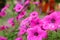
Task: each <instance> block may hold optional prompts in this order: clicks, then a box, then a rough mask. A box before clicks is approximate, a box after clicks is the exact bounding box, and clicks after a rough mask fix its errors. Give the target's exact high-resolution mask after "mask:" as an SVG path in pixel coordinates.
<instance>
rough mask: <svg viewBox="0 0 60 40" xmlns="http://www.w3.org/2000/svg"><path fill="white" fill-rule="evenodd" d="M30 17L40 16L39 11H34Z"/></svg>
mask: <svg viewBox="0 0 60 40" xmlns="http://www.w3.org/2000/svg"><path fill="white" fill-rule="evenodd" d="M30 17H31V18H32V19H34V18H37V17H39V16H38V12H36V11H33V12H32V13H31V14H30Z"/></svg>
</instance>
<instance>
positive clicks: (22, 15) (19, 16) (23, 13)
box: [17, 11, 26, 20]
mask: <svg viewBox="0 0 60 40" xmlns="http://www.w3.org/2000/svg"><path fill="white" fill-rule="evenodd" d="M25 14H26V12H25V11H23V12H21V13H20V14H18V16H17V20H19V19H22V18H23V17H24V16H25Z"/></svg>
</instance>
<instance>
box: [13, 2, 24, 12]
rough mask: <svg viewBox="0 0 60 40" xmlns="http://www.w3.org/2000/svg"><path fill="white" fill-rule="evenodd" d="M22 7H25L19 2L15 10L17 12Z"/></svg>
mask: <svg viewBox="0 0 60 40" xmlns="http://www.w3.org/2000/svg"><path fill="white" fill-rule="evenodd" d="M22 8H23V6H22V5H21V4H19V3H17V4H16V6H15V7H14V10H15V11H16V12H20V11H21V10H22Z"/></svg>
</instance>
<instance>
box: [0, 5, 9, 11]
mask: <svg viewBox="0 0 60 40" xmlns="http://www.w3.org/2000/svg"><path fill="white" fill-rule="evenodd" d="M9 6H10V5H9V4H6V5H5V7H4V8H3V9H2V10H1V11H5V10H6V9H8V8H9Z"/></svg>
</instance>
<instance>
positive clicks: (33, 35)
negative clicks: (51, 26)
mask: <svg viewBox="0 0 60 40" xmlns="http://www.w3.org/2000/svg"><path fill="white" fill-rule="evenodd" d="M46 36H47V32H46V31H44V30H41V29H40V27H39V26H38V27H34V28H29V29H28V30H27V40H42V38H45V37H46Z"/></svg>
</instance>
